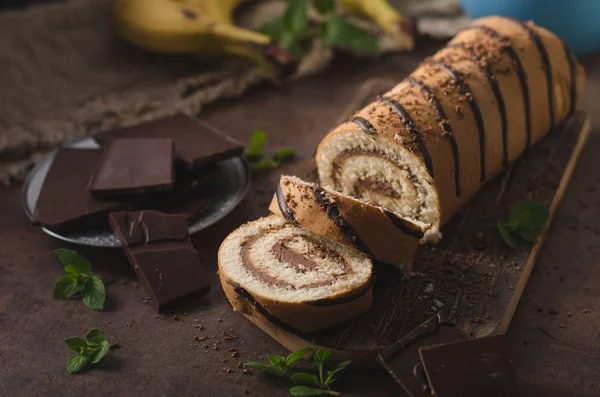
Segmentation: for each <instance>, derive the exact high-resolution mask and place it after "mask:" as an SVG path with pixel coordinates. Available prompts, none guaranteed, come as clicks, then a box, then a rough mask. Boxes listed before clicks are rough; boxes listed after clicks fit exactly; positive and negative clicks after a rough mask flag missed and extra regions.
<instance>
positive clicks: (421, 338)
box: [377, 313, 466, 397]
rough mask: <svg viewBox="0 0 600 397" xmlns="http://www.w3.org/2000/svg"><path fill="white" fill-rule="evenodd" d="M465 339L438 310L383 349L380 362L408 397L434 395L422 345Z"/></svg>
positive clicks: (378, 357)
mask: <svg viewBox="0 0 600 397" xmlns="http://www.w3.org/2000/svg"><path fill="white" fill-rule="evenodd" d="M465 338H466V337H465V335H463V334H462V333H461V332H460V331H459V330H458V328H456V327H455V326H454V324H453V323H452V322H451V321H450V320H449V319H448V318H447V316H446V315H444V314H443V313H438V314H437V315H435V316H434V317H432V318H430V319H429V320H427V321H425V322H424V323H423V324H421V325H419V326H418V327H417V328H415V329H413V330H412V331H411V332H409V333H408V334H406V335H405V336H403V337H402V338H401V339H400V340H399V341H398V342H396V343H394V344H393V345H391V346H390V347H388V348H387V349H385V350H384V351H383V352H381V353H380V354H379V355H378V356H377V361H379V363H380V364H381V365H382V366H383V367H384V368H385V369H386V370H387V371H388V372H389V374H390V375H391V376H392V378H393V379H394V380H395V381H396V382H397V383H398V384H399V385H400V387H402V389H403V390H404V392H405V393H406V395H407V396H409V397H431V395H432V394H431V390H430V388H429V384H428V381H427V378H426V376H425V372H424V371H423V367H422V365H421V358H420V357H419V348H420V347H423V346H428V345H436V344H440V343H447V342H453V341H459V340H464V339H465ZM440 397H441V396H440Z"/></svg>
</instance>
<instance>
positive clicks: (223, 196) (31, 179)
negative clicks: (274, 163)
mask: <svg viewBox="0 0 600 397" xmlns="http://www.w3.org/2000/svg"><path fill="white" fill-rule="evenodd" d="M65 146H66V147H71V148H80V149H90V148H99V146H98V144H97V143H96V142H95V141H94V140H93V139H92V138H81V139H77V140H75V141H73V142H71V143H69V144H66V145H65ZM56 151H57V150H54V151H52V152H50V153H49V154H48V155H47V156H46V157H44V158H43V159H42V161H40V162H39V163H38V164H37V165H36V166H35V167H34V168H33V169H32V170H31V172H30V173H29V175H28V176H27V179H26V180H25V184H24V186H23V209H24V210H25V215H27V217H28V218H29V219H32V218H33V212H34V210H35V205H36V203H37V200H38V197H39V195H40V190H41V188H42V185H43V183H44V179H46V174H47V173H48V170H49V169H50V165H51V164H52V161H54V156H55V154H56ZM217 166H218V167H219V168H220V170H219V171H220V173H221V175H223V178H221V179H220V183H219V196H218V197H215V199H214V201H213V203H212V204H211V206H210V207H209V209H208V211H207V212H205V213H204V214H203V215H202V216H201V217H200V218H199V219H198V220H196V221H195V222H194V223H192V224H191V225H190V234H193V233H196V232H198V231H200V230H202V229H205V228H207V227H209V226H210V225H212V224H214V223H215V222H217V221H219V220H220V219H222V218H223V217H225V216H226V215H227V214H229V213H230V212H231V211H233V209H234V208H235V207H237V206H238V204H239V203H240V202H241V201H242V199H243V198H244V196H245V195H246V193H247V192H248V188H249V187H250V172H249V169H248V164H247V163H246V161H245V160H244V159H242V158H240V157H236V158H232V159H229V160H224V161H222V162H220V163H219V164H218V165H217ZM42 230H44V232H46V233H48V234H49V235H51V236H53V237H56V238H58V239H61V240H64V241H68V242H70V243H74V244H80V245H86V246H91V247H120V246H121V243H120V242H119V240H118V239H117V236H115V234H114V233H113V232H112V231H110V230H107V229H85V230H84V229H83V228H82V229H81V230H69V231H64V232H61V231H53V230H48V229H46V228H42Z"/></svg>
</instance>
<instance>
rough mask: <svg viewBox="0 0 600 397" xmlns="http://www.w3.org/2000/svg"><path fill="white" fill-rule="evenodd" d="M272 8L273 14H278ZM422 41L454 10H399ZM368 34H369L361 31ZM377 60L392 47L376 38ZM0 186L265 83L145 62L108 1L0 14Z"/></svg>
mask: <svg viewBox="0 0 600 397" xmlns="http://www.w3.org/2000/svg"><path fill="white" fill-rule="evenodd" d="M277 3H279V4H277ZM399 5H400V9H401V11H402V12H404V13H406V14H407V15H412V16H417V17H419V18H420V19H419V27H420V30H421V31H425V32H427V33H429V34H433V35H439V36H446V35H451V34H453V33H454V32H455V31H456V29H458V28H460V26H462V25H463V24H464V17H462V16H461V15H460V10H459V9H458V8H457V6H456V1H455V0H431V1H422V0H412V1H403V2H400V4H399ZM282 6H284V4H281V2H268V3H266V4H259V5H258V6H257V7H254V8H252V9H251V10H250V11H248V13H247V14H245V15H243V16H242V21H241V23H242V24H244V25H246V26H252V25H257V24H260V23H261V22H262V21H264V20H268V19H270V18H271V17H272V16H273V15H278V13H280V11H281V7H282ZM365 26H366V27H368V28H369V29H376V28H375V27H374V26H373V25H369V24H368V23H367V25H365ZM380 44H381V48H382V50H383V51H388V50H393V46H392V45H390V43H389V42H386V40H385V38H384V37H381V41H380ZM0 48H1V49H2V50H1V51H0V67H1V69H0V70H1V73H0V181H2V182H3V183H5V184H9V183H10V181H12V180H19V179H22V178H23V177H24V176H25V174H26V172H27V170H28V169H29V168H30V167H31V165H32V164H34V163H35V162H36V160H38V159H39V158H40V157H41V156H42V155H43V154H44V153H45V152H46V151H48V150H49V149H51V148H52V147H54V146H56V145H57V144H60V143H62V142H65V141H68V140H70V139H73V138H75V137H78V136H83V135H86V134H90V133H93V132H95V131H98V130H103V129H108V128H112V127H114V126H118V125H128V124H134V123H137V122H139V121H143V120H149V119H154V118H157V117H161V116H164V115H169V114H172V113H174V112H177V111H182V112H185V113H187V114H193V115H197V114H198V113H199V112H200V110H201V109H202V107H203V106H204V105H206V104H208V103H210V102H213V101H215V100H217V99H222V98H232V97H238V96H240V95H242V94H243V93H244V91H246V90H247V89H248V88H249V87H251V86H254V85H256V84H258V83H260V82H262V81H265V80H266V76H265V75H264V73H263V72H262V71H261V70H259V69H258V68H256V67H254V66H252V65H249V64H248V63H246V62H243V61H239V60H231V61H227V62H225V64H224V65H223V64H221V65H219V66H218V67H215V65H212V66H211V65H206V64H202V63H200V62H198V61H197V60H195V59H192V58H190V57H183V56H181V57H179V56H162V55H156V54H149V53H145V52H143V51H140V50H137V49H135V48H132V47H130V46H128V45H126V44H124V43H122V42H121V41H120V40H119V39H118V38H117V37H116V36H115V34H114V32H113V31H112V29H111V24H110V16H109V12H108V0H74V1H67V2H60V3H56V4H51V5H44V6H38V7H32V8H29V9H25V10H18V11H9V12H5V13H3V14H0ZM332 57H333V53H332V52H331V51H329V50H328V49H326V48H323V47H322V46H321V45H320V44H319V43H318V42H315V43H314V44H313V50H312V51H311V52H310V53H309V55H308V56H307V57H306V58H305V59H304V61H303V62H302V64H301V65H300V66H299V68H298V71H297V72H296V73H295V74H294V75H293V76H292V77H291V79H296V78H299V77H301V76H304V75H307V74H311V73H316V72H318V71H320V70H322V69H324V68H325V67H326V66H327V65H328V64H329V62H330V61H331V59H332Z"/></svg>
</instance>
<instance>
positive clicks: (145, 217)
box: [108, 210, 189, 247]
mask: <svg viewBox="0 0 600 397" xmlns="http://www.w3.org/2000/svg"><path fill="white" fill-rule="evenodd" d="M108 221H109V223H110V226H111V227H112V229H113V231H114V232H115V233H116V234H117V236H118V237H119V240H120V241H121V243H122V244H123V245H124V246H126V247H129V246H132V245H137V244H148V243H156V242H160V241H167V240H176V241H185V240H187V239H188V237H189V233H188V224H187V222H186V219H185V218H184V217H182V216H179V215H167V214H163V213H161V212H158V211H147V210H145V211H119V212H112V213H111V214H110V215H109V216H108Z"/></svg>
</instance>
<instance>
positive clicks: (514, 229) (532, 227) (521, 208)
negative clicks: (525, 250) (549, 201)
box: [498, 201, 549, 249]
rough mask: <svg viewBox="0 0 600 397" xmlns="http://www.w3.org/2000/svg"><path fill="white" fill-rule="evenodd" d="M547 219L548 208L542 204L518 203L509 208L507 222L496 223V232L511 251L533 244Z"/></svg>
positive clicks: (533, 202) (531, 202)
mask: <svg viewBox="0 0 600 397" xmlns="http://www.w3.org/2000/svg"><path fill="white" fill-rule="evenodd" d="M548 218H549V212H548V208H546V207H545V206H544V205H543V204H540V203H538V202H535V201H518V202H516V203H515V204H514V205H513V206H512V207H511V209H510V211H509V214H508V220H506V221H498V232H499V233H500V236H502V238H503V239H504V241H505V242H506V244H507V245H508V246H509V247H510V248H512V249H516V248H518V247H519V246H520V245H523V244H527V243H532V244H535V243H537V238H538V235H539V233H540V231H541V230H542V227H543V226H544V225H545V224H546V222H547V221H548Z"/></svg>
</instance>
